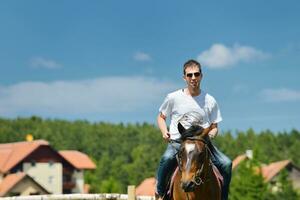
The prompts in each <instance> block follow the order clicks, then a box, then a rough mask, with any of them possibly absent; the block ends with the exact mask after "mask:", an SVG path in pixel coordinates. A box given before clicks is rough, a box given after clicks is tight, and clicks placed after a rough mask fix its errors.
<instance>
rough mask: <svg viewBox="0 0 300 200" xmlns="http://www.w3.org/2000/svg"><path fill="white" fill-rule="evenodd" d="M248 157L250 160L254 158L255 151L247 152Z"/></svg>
mask: <svg viewBox="0 0 300 200" xmlns="http://www.w3.org/2000/svg"><path fill="white" fill-rule="evenodd" d="M246 157H247V158H248V159H252V158H253V151H252V150H251V149H248V150H246Z"/></svg>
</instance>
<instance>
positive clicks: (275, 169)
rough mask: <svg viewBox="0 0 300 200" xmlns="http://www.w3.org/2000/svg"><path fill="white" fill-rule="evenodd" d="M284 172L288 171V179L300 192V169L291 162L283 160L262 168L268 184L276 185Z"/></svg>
mask: <svg viewBox="0 0 300 200" xmlns="http://www.w3.org/2000/svg"><path fill="white" fill-rule="evenodd" d="M282 170H287V172H288V179H289V180H291V182H292V184H293V187H294V188H295V189H296V190H300V168H299V167H297V166H296V165H294V164H293V163H292V162H291V160H282V161H278V162H273V163H270V164H269V165H265V166H262V167H261V170H260V171H261V174H262V176H263V178H264V180H265V181H266V182H270V183H271V184H272V185H276V182H277V179H278V176H279V174H280V172H281V171H282Z"/></svg>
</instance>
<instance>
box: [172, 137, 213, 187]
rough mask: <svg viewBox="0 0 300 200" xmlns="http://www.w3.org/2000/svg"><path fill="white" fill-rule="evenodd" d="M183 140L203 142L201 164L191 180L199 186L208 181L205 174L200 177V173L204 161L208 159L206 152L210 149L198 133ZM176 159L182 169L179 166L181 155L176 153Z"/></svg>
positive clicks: (201, 172)
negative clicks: (203, 150) (203, 153)
mask: <svg viewBox="0 0 300 200" xmlns="http://www.w3.org/2000/svg"><path fill="white" fill-rule="evenodd" d="M185 140H199V141H202V142H203V143H204V144H205V146H204V148H205V159H204V162H203V164H202V165H201V167H200V168H199V169H198V170H197V171H196V173H195V174H194V177H193V180H192V182H193V183H195V185H197V186H200V185H201V184H204V183H205V181H209V179H206V178H207V175H204V177H203V178H201V175H202V174H203V170H204V164H205V161H206V160H208V154H209V153H211V152H210V150H209V148H208V146H207V141H206V140H205V139H203V137H201V136H199V135H198V136H193V137H187V138H185ZM176 159H177V162H178V166H179V170H180V171H182V168H181V163H182V161H181V156H180V155H179V153H177V155H176ZM209 165H211V163H209ZM205 179H206V180H205Z"/></svg>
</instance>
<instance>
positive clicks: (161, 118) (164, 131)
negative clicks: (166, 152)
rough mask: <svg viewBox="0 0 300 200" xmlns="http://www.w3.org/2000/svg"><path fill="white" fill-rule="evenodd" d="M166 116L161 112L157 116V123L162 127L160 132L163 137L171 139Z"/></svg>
mask: <svg viewBox="0 0 300 200" xmlns="http://www.w3.org/2000/svg"><path fill="white" fill-rule="evenodd" d="M166 118H167V117H166V116H164V115H163V114H162V113H159V114H158V116H157V125H158V128H159V129H160V132H161V134H162V137H163V138H164V139H165V140H166V141H168V140H169V139H170V134H169V131H168V128H167V123H166Z"/></svg>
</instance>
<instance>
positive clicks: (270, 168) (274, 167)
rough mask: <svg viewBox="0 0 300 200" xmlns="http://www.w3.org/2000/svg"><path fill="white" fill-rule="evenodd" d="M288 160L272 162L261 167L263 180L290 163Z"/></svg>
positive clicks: (270, 177)
mask: <svg viewBox="0 0 300 200" xmlns="http://www.w3.org/2000/svg"><path fill="white" fill-rule="evenodd" d="M290 163H291V161H290V160H282V161H278V162H273V163H271V164H269V165H267V166H263V167H261V173H262V176H263V177H264V179H265V181H270V180H271V179H272V178H273V177H274V176H276V175H277V174H278V173H279V172H280V171H281V170H282V169H283V168H285V167H286V166H287V165H288V164H290Z"/></svg>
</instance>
